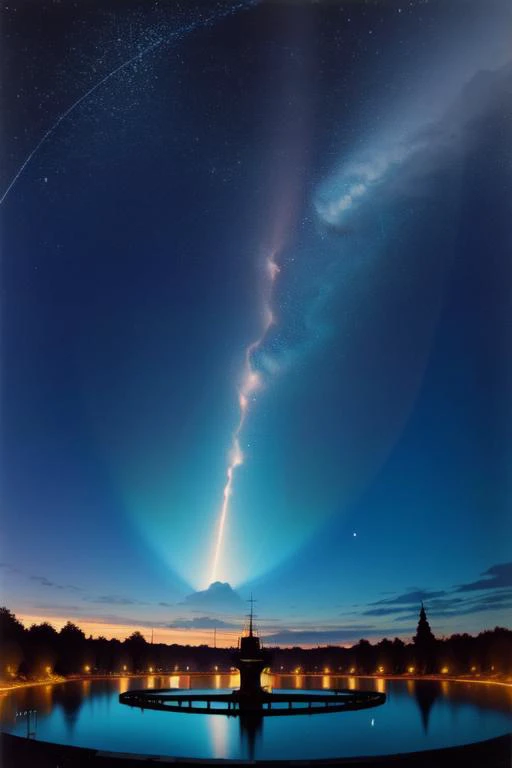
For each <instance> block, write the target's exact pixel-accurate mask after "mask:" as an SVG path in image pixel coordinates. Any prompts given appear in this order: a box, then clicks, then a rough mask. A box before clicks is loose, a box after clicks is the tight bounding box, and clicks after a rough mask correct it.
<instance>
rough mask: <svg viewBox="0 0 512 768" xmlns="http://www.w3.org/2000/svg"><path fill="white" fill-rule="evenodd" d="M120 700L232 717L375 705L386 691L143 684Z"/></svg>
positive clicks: (321, 712) (272, 715)
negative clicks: (248, 691)
mask: <svg viewBox="0 0 512 768" xmlns="http://www.w3.org/2000/svg"><path fill="white" fill-rule="evenodd" d="M119 701H120V703H121V704H127V705H128V706H130V707H138V708H139V709H157V710H161V711H165V712H184V713H190V714H196V715H197V714H199V715H228V716H232V717H237V716H243V715H246V714H251V713H254V714H258V715H260V716H264V717H276V716H283V715H286V716H289V715H313V714H325V713H327V712H348V711H353V710H357V709H368V708H370V707H378V706H380V705H381V704H384V702H385V701H386V694H385V693H379V692H377V691H353V690H345V689H342V690H330V691H325V690H322V691H301V692H299V693H292V692H290V693H288V692H286V693H267V692H264V691H263V692H261V693H260V694H258V695H256V696H254V695H252V696H244V695H243V694H242V693H241V692H240V691H229V692H223V693H207V692H201V693H190V692H189V691H185V690H183V689H182V690H180V689H176V688H174V689H157V690H155V689H154V688H146V689H143V690H137V691H125V692H124V693H121V694H120V695H119Z"/></svg>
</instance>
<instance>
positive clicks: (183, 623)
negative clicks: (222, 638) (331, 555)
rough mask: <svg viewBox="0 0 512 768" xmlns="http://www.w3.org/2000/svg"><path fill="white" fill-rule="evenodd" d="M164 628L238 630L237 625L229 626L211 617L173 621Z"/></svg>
mask: <svg viewBox="0 0 512 768" xmlns="http://www.w3.org/2000/svg"><path fill="white" fill-rule="evenodd" d="M164 626H166V627H168V628H169V629H240V625H239V624H230V623H229V622H227V621H222V620H221V619H216V618H214V617H212V616H196V617H195V618H193V619H175V620H174V621H173V622H171V623H170V624H165V625H164Z"/></svg>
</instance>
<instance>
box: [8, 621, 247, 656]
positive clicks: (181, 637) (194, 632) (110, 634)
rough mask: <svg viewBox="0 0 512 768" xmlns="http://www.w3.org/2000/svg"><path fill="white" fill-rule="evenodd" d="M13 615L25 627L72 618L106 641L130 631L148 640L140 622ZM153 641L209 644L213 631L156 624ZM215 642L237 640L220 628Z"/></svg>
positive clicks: (225, 644) (223, 645)
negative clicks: (174, 627) (119, 622)
mask: <svg viewBox="0 0 512 768" xmlns="http://www.w3.org/2000/svg"><path fill="white" fill-rule="evenodd" d="M16 616H17V618H18V619H19V620H20V621H21V622H22V624H23V625H24V626H25V627H26V628H27V629H28V627H30V626H31V625H32V624H43V623H44V622H48V623H49V624H51V625H52V626H53V627H55V629H56V630H57V631H60V630H61V629H62V627H63V626H64V625H65V624H67V622H68V621H71V622H73V624H76V625H77V626H78V627H79V628H80V629H81V630H82V631H83V632H84V633H85V635H86V636H89V635H92V637H93V638H97V637H106V638H107V640H111V639H117V640H126V638H127V637H129V636H130V635H131V634H133V632H136V631H137V632H140V633H141V634H142V635H143V636H144V637H145V639H146V642H148V643H149V642H151V628H149V627H146V626H141V625H140V624H130V623H126V624H115V623H113V622H109V621H102V620H101V618H100V617H95V618H86V617H81V616H40V615H34V614H23V613H19V614H18V613H17V614H16ZM153 640H154V643H156V644H158V643H164V644H167V645H171V644H172V643H177V644H178V645H208V644H209V643H211V642H212V632H211V630H210V629H169V628H167V627H157V628H155V629H154V630H153ZM216 644H217V647H218V648H232V647H233V645H236V642H234V640H233V635H232V634H229V633H228V634H227V635H226V636H224V635H223V633H222V632H221V631H217V636H216Z"/></svg>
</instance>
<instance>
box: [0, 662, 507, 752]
mask: <svg viewBox="0 0 512 768" xmlns="http://www.w3.org/2000/svg"><path fill="white" fill-rule="evenodd" d="M237 685H238V677H237V676H233V675H231V676H230V675H211V676H207V675H205V676H201V677H190V676H188V675H184V676H177V675H172V676H169V675H166V676H148V677H144V678H139V679H128V678H115V679H108V680H86V681H76V682H69V683H64V684H61V685H54V686H52V685H47V686H41V687H36V688H27V689H22V690H18V691H14V692H12V693H9V694H8V695H5V696H2V697H0V727H1V728H2V730H5V731H9V732H10V733H16V734H20V735H26V733H27V718H26V716H24V715H23V714H22V715H19V714H18V716H17V713H20V712H21V713H23V712H25V711H26V710H27V709H36V710H37V725H36V733H35V737H36V738H37V739H40V740H41V741H53V742H58V743H62V744H72V745H75V746H81V747H94V748H98V749H104V750H112V751H121V752H137V753H146V754H154V755H158V754H162V755H177V756H190V757H203V758H204V757H215V758H233V759H234V758H251V757H256V758H276V759H279V758H281V759H284V758H292V759H293V758H304V759H306V758H315V757H334V756H344V755H346V756H354V755H375V754H390V753H394V752H409V751H412V750H422V749H433V748H436V747H446V746H452V745H457V744H466V743H470V742H474V741H480V740H482V739H488V738H491V737H493V736H499V735H501V734H504V733H507V732H509V731H510V730H511V714H512V689H511V688H505V687H499V686H491V685H485V684H477V683H455V682H449V681H442V682H439V683H438V682H430V681H419V682H416V681H413V680H389V681H386V680H382V679H357V680H356V678H346V677H345V678H341V677H340V678H330V677H328V676H324V677H321V676H318V677H309V678H308V677H305V676H291V675H290V676H284V675H283V676H281V677H276V678H274V680H273V685H274V688H284V689H293V690H296V689H297V688H308V689H309V688H311V689H314V688H317V689H318V688H334V687H336V688H355V687H357V688H360V689H363V690H379V691H385V693H386V694H387V701H386V703H385V704H384V705H383V706H381V707H375V708H372V709H367V710H362V711H359V712H338V713H330V714H326V715H309V716H308V715H304V716H296V717H295V716H292V717H276V718H273V717H270V718H264V719H263V718H262V719H260V720H256V721H254V720H252V721H249V722H248V723H241V722H240V719H239V718H227V717H223V716H219V715H186V714H182V713H175V712H152V711H149V710H146V711H141V710H139V709H132V708H131V707H128V706H126V705H123V704H120V703H119V701H118V696H119V694H120V693H122V692H123V691H126V690H128V689H131V688H146V687H147V688H149V687H154V688H178V687H179V688H187V689H188V688H189V687H190V688H194V689H211V688H215V689H227V688H233V687H237ZM32 725H33V720H32V722H31V727H32Z"/></svg>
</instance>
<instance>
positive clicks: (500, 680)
mask: <svg viewBox="0 0 512 768" xmlns="http://www.w3.org/2000/svg"><path fill="white" fill-rule="evenodd" d="M229 674H237V673H235V672H233V673H230V672H185V671H177V672H137V673H124V672H123V673H115V674H99V675H94V674H83V675H69V676H67V677H64V676H62V677H61V676H59V677H57V676H55V677H50V678H48V677H44V678H40V679H37V680H26V681H25V680H24V681H14V682H12V683H11V682H10V681H7V680H0V694H6V693H12V692H13V691H16V690H21V689H24V688H34V687H36V686H41V685H61V684H62V683H70V682H73V681H75V682H77V681H87V680H89V681H90V680H123V679H130V680H136V679H139V680H141V679H144V678H147V677H183V676H187V677H205V676H210V677H211V676H213V675H229ZM269 674H270V675H272V677H308V678H311V677H330V678H332V679H333V680H335V679H339V678H348V677H352V678H355V679H358V680H414V681H421V680H425V681H433V682H452V683H478V684H484V685H499V686H504V687H505V688H512V678H510V677H503V676H497V677H492V678H489V677H480V676H478V677H476V676H475V677H468V676H467V675H442V674H441V675H411V674H403V675H385V674H375V675H368V674H365V675H356V674H352V675H351V674H342V673H341V672H331V673H325V672H301V673H299V674H297V673H295V672H270V673H269Z"/></svg>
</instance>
